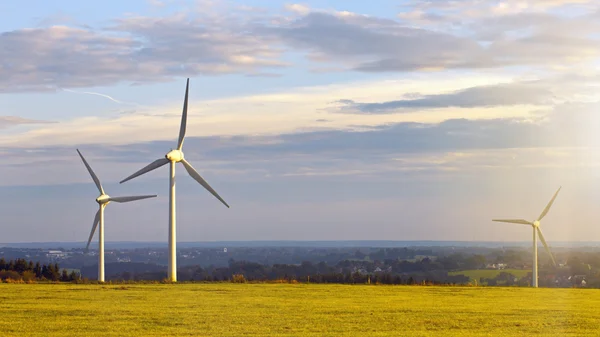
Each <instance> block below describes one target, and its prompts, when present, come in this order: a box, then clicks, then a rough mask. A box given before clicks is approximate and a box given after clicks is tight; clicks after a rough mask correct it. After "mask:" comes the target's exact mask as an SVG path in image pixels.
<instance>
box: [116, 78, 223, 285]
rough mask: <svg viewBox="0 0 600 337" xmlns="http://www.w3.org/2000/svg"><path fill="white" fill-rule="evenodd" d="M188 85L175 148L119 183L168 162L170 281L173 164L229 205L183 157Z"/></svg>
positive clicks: (172, 269) (173, 276)
mask: <svg viewBox="0 0 600 337" xmlns="http://www.w3.org/2000/svg"><path fill="white" fill-rule="evenodd" d="M189 87H190V79H189V78H188V79H187V84H186V85H185V99H184V101H183V113H182V115H181V126H180V128H179V141H178V143H177V149H175V150H173V149H171V151H169V152H168V153H167V154H166V155H165V157H164V158H160V159H157V160H155V161H153V162H152V163H150V164H148V166H146V167H144V168H142V169H141V170H139V171H137V172H135V173H134V174H132V175H130V176H129V177H127V178H125V179H123V180H122V181H121V183H124V182H126V181H128V180H130V179H133V178H135V177H137V176H141V175H142V174H144V173H147V172H150V171H152V170H154V169H157V168H159V167H161V166H163V165H166V164H170V167H171V172H170V174H169V186H170V189H169V272H168V276H169V280H170V281H172V282H176V281H177V237H176V233H177V230H176V223H175V220H176V218H175V164H176V163H179V162H180V163H182V164H183V166H184V167H185V170H186V171H187V172H188V174H189V175H190V176H191V177H192V178H194V180H196V181H197V182H198V183H200V185H202V186H203V187H204V188H205V189H207V190H208V191H209V192H210V193H211V194H212V195H214V196H215V197H216V198H217V199H219V201H221V202H222V203H223V204H224V205H225V206H227V208H229V205H228V204H227V203H226V202H225V200H223V198H221V196H219V194H218V193H217V192H216V191H215V190H214V189H213V188H212V187H210V185H209V184H208V183H207V182H206V180H204V179H203V178H202V177H201V176H200V174H199V173H198V172H197V171H196V170H195V169H194V168H193V167H192V165H191V164H190V163H189V162H188V161H187V160H185V159H184V157H183V151H182V148H183V139H184V137H185V128H186V123H187V107H188V91H189Z"/></svg>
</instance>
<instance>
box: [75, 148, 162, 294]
mask: <svg viewBox="0 0 600 337" xmlns="http://www.w3.org/2000/svg"><path fill="white" fill-rule="evenodd" d="M77 153H79V156H80V157H81V160H83V164H84V165H85V167H86V168H87V170H88V172H90V175H91V176H92V179H93V180H94V183H95V184H96V187H97V188H98V191H99V192H100V196H99V197H97V198H96V202H97V203H98V205H99V207H100V209H99V210H98V212H96V217H95V218H94V224H93V225H92V232H91V233H90V238H89V239H88V243H87V246H86V247H85V249H86V250H88V249H89V248H90V242H92V238H93V237H94V233H95V232H96V227H98V223H100V229H99V230H98V239H99V243H98V251H99V252H98V281H100V282H104V208H105V207H106V205H108V203H109V202H111V201H114V202H119V203H123V202H130V201H135V200H141V199H147V198H154V197H156V195H139V196H132V197H110V196H108V195H107V194H106V193H104V189H103V188H102V185H101V184H100V180H99V179H98V177H97V176H96V174H95V173H94V171H93V170H92V168H91V167H90V165H89V164H88V163H87V161H86V160H85V158H83V155H82V154H81V152H79V149H77Z"/></svg>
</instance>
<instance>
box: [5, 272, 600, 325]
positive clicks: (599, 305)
mask: <svg viewBox="0 0 600 337" xmlns="http://www.w3.org/2000/svg"><path fill="white" fill-rule="evenodd" d="M599 327H600V290H596V289H543V288H539V289H532V288H516V287H510V288H508V287H507V288H502V287H437V286H382V285H323V284H320V285H317V284H233V283H211V284H122V285H106V284H105V285H75V284H0V334H1V335H2V336H283V335H285V336H358V335H363V336H598V334H599V331H600V330H599V329H600V328H599Z"/></svg>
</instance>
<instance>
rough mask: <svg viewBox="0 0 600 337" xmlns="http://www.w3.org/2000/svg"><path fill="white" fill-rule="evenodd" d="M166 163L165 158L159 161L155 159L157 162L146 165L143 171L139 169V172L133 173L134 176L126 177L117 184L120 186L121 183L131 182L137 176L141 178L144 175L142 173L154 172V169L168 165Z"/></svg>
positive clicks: (167, 161)
mask: <svg viewBox="0 0 600 337" xmlns="http://www.w3.org/2000/svg"><path fill="white" fill-rule="evenodd" d="M168 163H169V159H167V158H160V159H157V160H155V161H153V162H151V163H150V164H148V165H147V166H146V167H144V168H143V169H141V170H139V171H137V172H136V173H134V174H132V175H130V176H129V177H127V178H125V179H123V180H121V181H120V182H119V184H122V183H124V182H126V181H127V180H131V179H133V178H135V177H137V176H141V175H142V174H144V173H147V172H150V171H152V170H154V169H157V168H159V167H161V166H163V165H166V164H168Z"/></svg>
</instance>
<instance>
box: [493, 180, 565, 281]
mask: <svg viewBox="0 0 600 337" xmlns="http://www.w3.org/2000/svg"><path fill="white" fill-rule="evenodd" d="M561 188H562V187H559V188H558V190H557V191H556V193H554V196H553V197H552V200H550V202H549V203H548V205H547V206H546V208H544V211H543V212H542V214H541V215H540V216H539V217H538V218H537V220H535V221H534V222H531V221H527V220H522V219H517V220H504V219H501V220H492V221H497V222H508V223H517V224H522V225H529V226H531V228H533V270H532V274H531V278H532V282H531V285H532V286H533V287H535V288H537V286H538V252H537V234H539V235H540V240H542V243H543V244H544V247H545V248H546V251H547V252H548V254H549V255H550V259H552V264H554V266H556V261H555V260H554V256H553V255H552V252H551V251H550V247H548V244H547V243H546V240H545V239H544V235H543V234H542V229H541V228H540V225H541V224H540V221H542V219H543V218H544V217H545V216H546V214H548V211H549V210H550V207H552V204H553V203H554V199H556V196H557V195H558V192H560V189H561Z"/></svg>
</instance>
